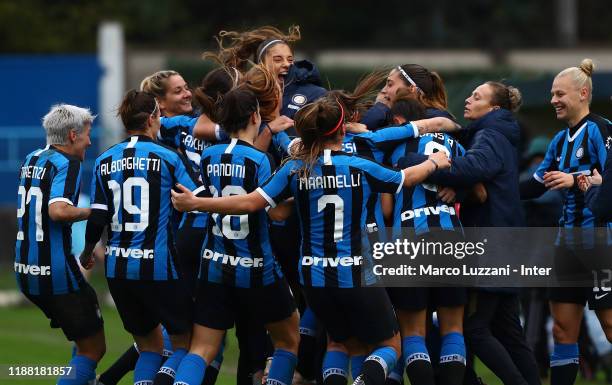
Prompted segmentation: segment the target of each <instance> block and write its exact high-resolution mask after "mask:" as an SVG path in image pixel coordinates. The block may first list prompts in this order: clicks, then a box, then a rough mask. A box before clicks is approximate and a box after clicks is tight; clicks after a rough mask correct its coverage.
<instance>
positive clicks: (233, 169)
mask: <svg viewBox="0 0 612 385" xmlns="http://www.w3.org/2000/svg"><path fill="white" fill-rule="evenodd" d="M206 172H207V173H208V176H233V177H236V178H241V179H244V176H245V173H246V172H245V167H244V166H243V165H241V164H233V163H215V164H209V165H208V166H206Z"/></svg>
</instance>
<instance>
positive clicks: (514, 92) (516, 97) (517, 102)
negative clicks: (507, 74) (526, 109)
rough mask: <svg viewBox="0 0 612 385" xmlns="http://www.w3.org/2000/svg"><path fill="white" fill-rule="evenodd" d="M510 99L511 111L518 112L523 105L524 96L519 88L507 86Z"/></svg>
mask: <svg viewBox="0 0 612 385" xmlns="http://www.w3.org/2000/svg"><path fill="white" fill-rule="evenodd" d="M507 89H508V97H509V98H510V111H512V112H517V111H518V110H519V108H521V105H522V104H523V96H522V95H521V91H519V89H518V88H516V87H513V86H507Z"/></svg>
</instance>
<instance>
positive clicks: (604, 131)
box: [521, 59, 612, 385]
mask: <svg viewBox="0 0 612 385" xmlns="http://www.w3.org/2000/svg"><path fill="white" fill-rule="evenodd" d="M592 73H593V62H592V61H591V60H590V59H584V60H583V61H582V62H581V63H580V65H579V66H578V67H569V68H566V69H564V70H563V71H561V72H560V73H559V74H558V75H557V76H556V77H555V79H554V81H553V84H552V89H551V95H552V97H551V100H550V103H551V104H552V105H553V107H554V108H555V113H556V115H557V119H558V120H561V121H563V122H564V123H565V124H566V125H567V128H565V129H563V130H561V131H560V132H559V133H558V134H557V135H556V136H555V137H554V138H553V140H552V142H551V143H550V145H549V146H548V151H547V153H546V157H545V158H544V160H543V161H542V163H541V164H540V166H539V168H538V169H537V171H536V172H535V174H533V178H532V179H531V180H529V181H527V182H524V183H523V184H522V185H521V198H524V199H529V198H532V197H537V196H539V195H542V194H543V193H544V192H545V191H546V189H553V190H559V189H564V190H565V191H566V195H565V201H564V205H563V214H562V217H561V219H560V221H559V226H560V227H561V229H562V230H564V233H562V234H563V237H562V238H561V245H560V246H559V247H557V248H556V255H555V258H556V260H557V261H560V260H561V259H565V260H568V259H572V258H578V259H580V258H585V256H584V255H582V254H584V249H586V248H589V246H588V245H587V243H588V241H589V234H593V233H592V232H590V230H593V227H594V226H595V224H596V221H595V218H594V217H593V213H592V212H591V210H590V209H589V208H588V207H586V205H585V197H584V193H583V192H581V191H580V190H579V189H578V183H576V181H577V178H578V176H579V175H581V174H585V173H586V174H590V173H591V171H592V170H593V169H599V170H602V167H603V166H604V165H605V164H606V158H607V151H606V146H608V147H609V146H610V145H611V144H612V131H611V128H612V124H611V123H610V121H608V120H607V119H604V118H602V117H600V116H597V115H595V114H593V113H591V112H590V108H589V104H590V102H591V98H592V94H593V83H592V80H591V75H592ZM579 233H580V234H579ZM577 235H581V237H580V238H582V240H583V242H584V244H577V243H574V241H575V240H574V238H573V237H574V236H577ZM591 247H592V245H591ZM604 247H605V246H604ZM580 249H583V250H580ZM587 253H593V251H592V250H590V251H587ZM604 253H609V251H605V250H604ZM603 255H604V256H605V255H609V254H603ZM608 266H609V265H608ZM588 278H591V272H588ZM601 285H602V286H604V284H603V282H602V283H601ZM609 292H610V287H609V286H608V287H593V288H573V287H554V288H551V289H550V301H551V314H552V316H553V319H554V327H553V337H554V340H555V346H554V350H553V353H552V355H551V359H550V366H551V384H553V385H564V384H573V383H574V381H575V380H576V374H577V372H578V334H579V331H580V322H581V320H582V313H583V309H584V305H585V303H586V302H588V303H589V307H590V308H591V309H594V310H595V311H596V314H597V317H598V318H599V322H600V323H601V326H602V328H603V330H604V332H605V333H606V337H607V338H608V340H609V341H612V295H609V294H608V293H609Z"/></svg>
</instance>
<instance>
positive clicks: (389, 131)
mask: <svg viewBox="0 0 612 385" xmlns="http://www.w3.org/2000/svg"><path fill="white" fill-rule="evenodd" d="M418 136H419V130H418V128H417V127H416V126H414V125H413V124H411V123H407V124H405V125H403V126H397V127H385V128H381V129H379V130H378V131H370V132H365V133H362V134H351V133H348V132H347V133H346V135H345V136H344V141H343V143H342V149H343V151H344V152H346V153H348V154H357V155H360V156H364V157H367V158H370V159H372V160H375V161H376V162H378V163H382V164H390V161H389V159H390V156H391V154H392V153H393V151H394V150H395V149H396V148H397V146H399V145H400V144H402V143H405V142H406V141H407V140H409V139H411V138H416V137H418ZM366 211H367V213H366V229H367V231H368V232H374V231H377V230H378V229H382V228H384V227H385V220H384V217H383V213H382V206H381V202H380V195H379V194H371V195H370V197H369V198H368V202H367V203H366Z"/></svg>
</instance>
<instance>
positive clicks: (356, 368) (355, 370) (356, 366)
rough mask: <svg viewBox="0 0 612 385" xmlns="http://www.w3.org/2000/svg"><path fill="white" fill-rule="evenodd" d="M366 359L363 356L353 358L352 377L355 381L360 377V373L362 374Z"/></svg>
mask: <svg viewBox="0 0 612 385" xmlns="http://www.w3.org/2000/svg"><path fill="white" fill-rule="evenodd" d="M365 357H366V356H363V355H358V356H352V357H351V377H353V380H354V379H356V378H357V376H359V373H361V367H362V366H363V361H364V360H365Z"/></svg>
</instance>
